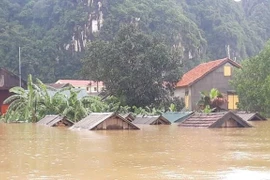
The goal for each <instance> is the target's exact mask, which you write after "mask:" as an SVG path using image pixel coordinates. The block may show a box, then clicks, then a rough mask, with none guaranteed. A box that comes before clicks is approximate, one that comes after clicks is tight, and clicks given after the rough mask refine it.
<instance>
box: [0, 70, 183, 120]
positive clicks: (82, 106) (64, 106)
mask: <svg viewBox="0 0 270 180" xmlns="http://www.w3.org/2000/svg"><path fill="white" fill-rule="evenodd" d="M10 92H12V93H14V94H13V95H12V96H10V97H9V98H7V99H6V100H5V102H4V103H10V106H9V109H8V111H7V113H6V114H5V115H3V116H2V120H3V121H5V122H37V121H38V120H40V119H41V118H43V117H44V116H45V115H52V114H60V115H64V116H66V117H67V118H68V119H69V120H71V121H73V122H77V121H79V120H81V119H82V118H84V117H85V116H87V115H88V114H89V113H91V112H118V113H128V112H131V111H132V112H133V113H134V114H145V115H147V114H148V115H150V114H152V115H153V114H161V113H162V112H165V111H179V110H180V109H182V108H183V106H184V105H183V104H178V106H177V104H170V105H169V106H168V107H165V105H163V106H159V107H154V106H152V107H149V106H145V108H142V107H139V108H138V107H136V106H132V107H130V106H121V103H120V101H119V100H118V99H117V98H116V97H114V96H108V97H106V98H105V99H102V98H101V97H98V96H88V95H87V94H80V92H81V90H79V89H75V88H70V87H68V88H63V89H60V90H57V89H54V88H52V87H50V86H46V85H45V84H43V83H42V82H41V81H40V80H39V79H36V83H34V82H33V80H32V76H31V75H29V77H28V82H27V89H23V88H21V87H13V88H11V89H10ZM179 105H180V106H179Z"/></svg>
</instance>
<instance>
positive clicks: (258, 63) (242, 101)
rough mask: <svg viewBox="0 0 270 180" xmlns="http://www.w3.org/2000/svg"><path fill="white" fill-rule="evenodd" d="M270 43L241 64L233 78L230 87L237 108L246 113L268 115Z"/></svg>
mask: <svg viewBox="0 0 270 180" xmlns="http://www.w3.org/2000/svg"><path fill="white" fill-rule="evenodd" d="M269 63H270V42H268V43H267V44H266V46H265V48H264V49H263V50H262V51H261V52H260V53H259V54H258V55H257V56H254V57H252V58H249V59H247V60H245V61H244V62H243V63H242V65H241V66H242V68H241V69H239V70H238V71H237V73H236V75H235V76H234V78H233V81H232V85H233V87H234V88H235V90H236V92H237V94H238V96H239V104H238V107H239V108H240V109H242V110H246V111H258V112H262V113H264V114H266V115H270V113H269V108H270V98H269V94H270V75H269V72H270V67H269Z"/></svg>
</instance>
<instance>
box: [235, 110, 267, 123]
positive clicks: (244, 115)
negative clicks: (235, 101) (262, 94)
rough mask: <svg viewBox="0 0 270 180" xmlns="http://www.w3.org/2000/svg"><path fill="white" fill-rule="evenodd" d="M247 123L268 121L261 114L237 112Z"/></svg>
mask: <svg viewBox="0 0 270 180" xmlns="http://www.w3.org/2000/svg"><path fill="white" fill-rule="evenodd" d="M236 114H237V115H238V116H240V117H241V118H242V119H244V120H245V121H266V120H267V119H266V118H265V117H263V116H261V115H260V114H259V113H247V112H241V111H239V112H236Z"/></svg>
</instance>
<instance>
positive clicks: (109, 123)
mask: <svg viewBox="0 0 270 180" xmlns="http://www.w3.org/2000/svg"><path fill="white" fill-rule="evenodd" d="M94 129H95V130H117V129H134V128H133V127H132V126H131V125H129V124H128V123H127V122H125V121H123V120H122V119H120V118H117V117H112V118H109V119H107V120H105V121H103V122H102V123H100V124H99V125H98V126H97V127H95V128H94Z"/></svg>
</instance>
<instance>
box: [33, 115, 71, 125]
mask: <svg viewBox="0 0 270 180" xmlns="http://www.w3.org/2000/svg"><path fill="white" fill-rule="evenodd" d="M37 124H39V125H45V126H50V127H56V126H67V127H70V126H72V125H73V122H72V121H69V120H68V119H67V118H66V117H65V116H60V115H46V116H45V117H44V118H43V119H41V120H39V121H38V122H37Z"/></svg>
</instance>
